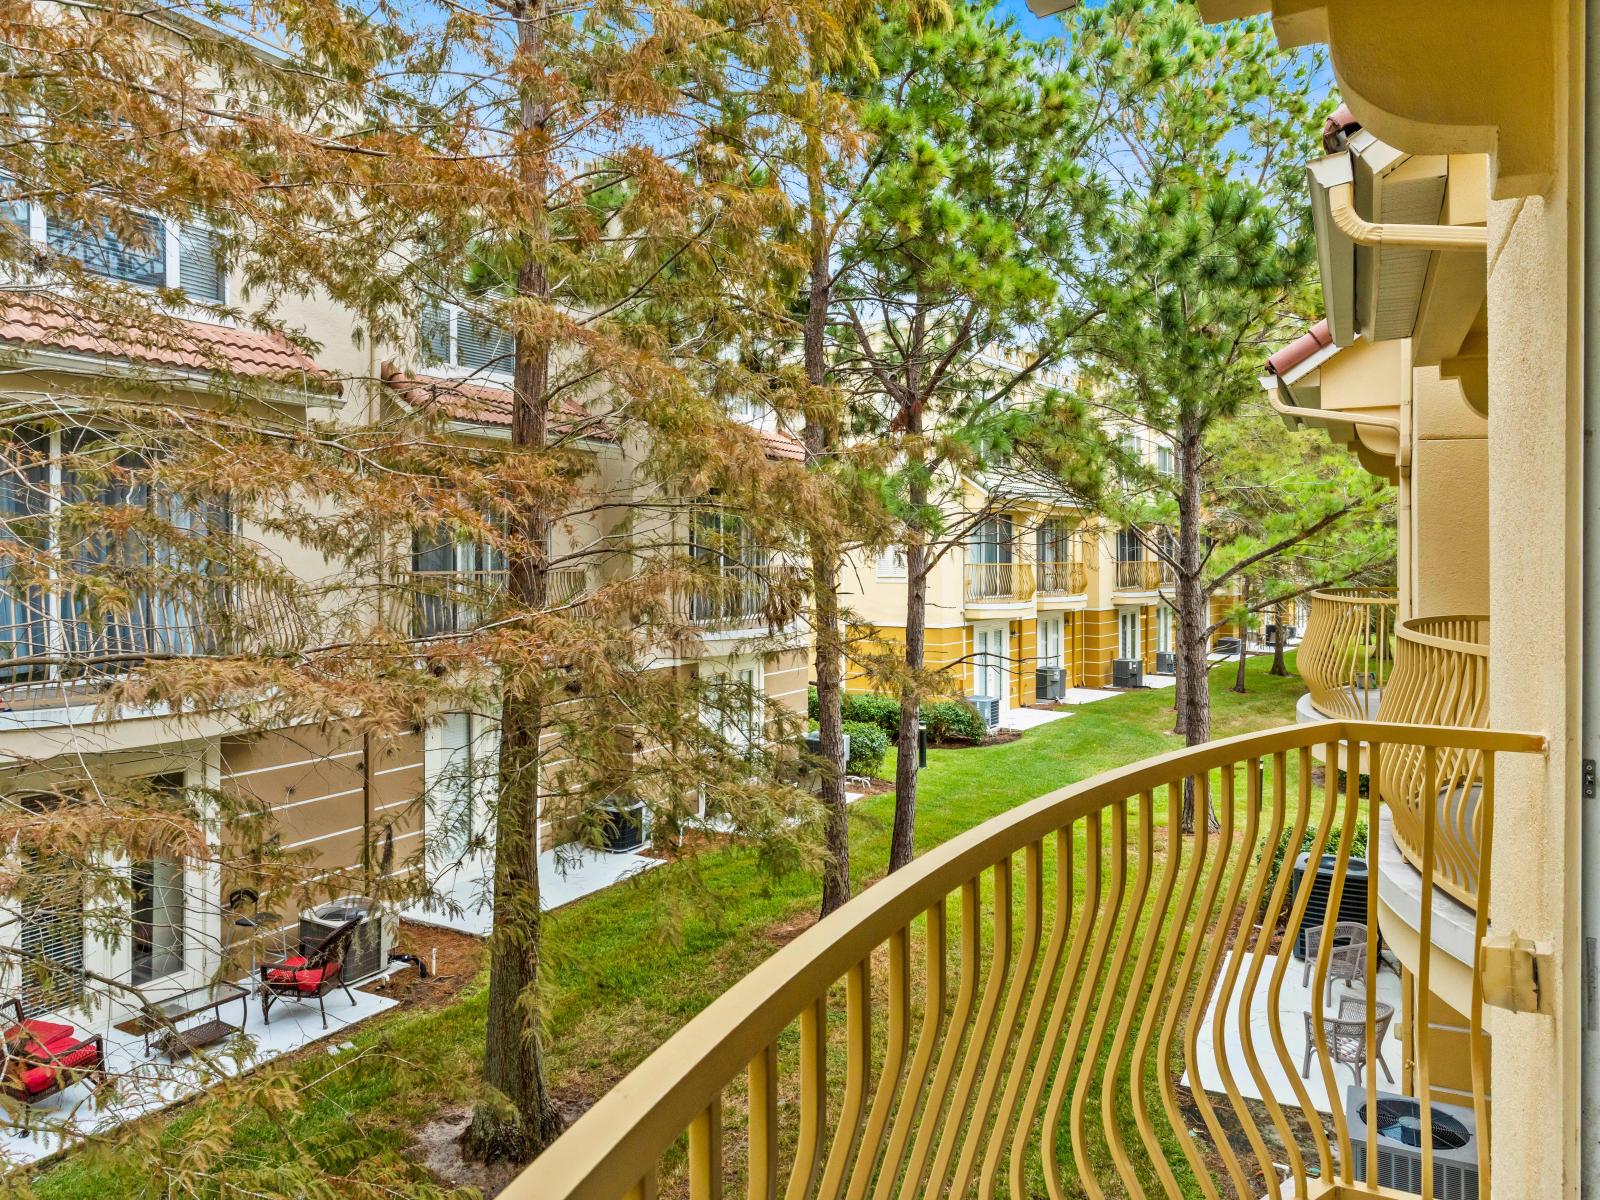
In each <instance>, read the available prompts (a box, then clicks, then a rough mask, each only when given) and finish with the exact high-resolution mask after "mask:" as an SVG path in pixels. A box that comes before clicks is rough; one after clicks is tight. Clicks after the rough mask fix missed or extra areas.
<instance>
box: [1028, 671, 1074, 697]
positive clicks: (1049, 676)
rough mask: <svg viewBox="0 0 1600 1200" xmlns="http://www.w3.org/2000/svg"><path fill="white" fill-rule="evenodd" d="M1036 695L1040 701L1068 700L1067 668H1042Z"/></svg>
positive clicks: (1036, 685) (1038, 674)
mask: <svg viewBox="0 0 1600 1200" xmlns="http://www.w3.org/2000/svg"><path fill="white" fill-rule="evenodd" d="M1034 694H1035V695H1036V696H1037V697H1038V698H1039V699H1040V700H1065V699H1066V698H1067V671H1066V668H1065V667H1040V668H1039V670H1038V673H1037V676H1036V680H1035V685H1034Z"/></svg>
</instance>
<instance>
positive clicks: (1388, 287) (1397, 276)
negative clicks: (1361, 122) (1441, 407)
mask: <svg viewBox="0 0 1600 1200" xmlns="http://www.w3.org/2000/svg"><path fill="white" fill-rule="evenodd" d="M1306 176H1307V182H1308V184H1309V187H1310V193H1311V213H1312V220H1313V222H1314V224H1315V227H1316V235H1317V256H1318V264H1319V267H1320V269H1321V272H1322V290H1323V301H1324V304H1325V305H1326V308H1327V314H1328V325H1329V329H1330V331H1331V332H1332V335H1333V340H1334V342H1335V343H1336V344H1337V345H1340V346H1349V345H1351V344H1353V343H1354V342H1355V340H1356V338H1357V337H1364V338H1366V339H1368V340H1369V341H1375V342H1380V341H1392V340H1395V339H1398V338H1416V339H1417V342H1418V346H1417V350H1416V353H1415V356H1414V357H1415V361H1416V363H1417V365H1419V366H1430V365H1437V364H1438V363H1440V362H1441V361H1443V360H1445V359H1449V358H1452V357H1455V356H1456V355H1457V354H1458V353H1459V352H1460V348H1461V345H1462V342H1463V341H1464V340H1465V339H1466V337H1467V335H1468V333H1469V332H1470V330H1471V328H1472V325H1473V322H1474V321H1475V320H1476V319H1477V316H1478V313H1479V310H1480V309H1482V307H1483V305H1484V299H1485V296H1486V293H1487V269H1486V255H1485V254H1483V253H1481V252H1470V251H1466V252H1464V251H1459V250H1433V249H1426V248H1421V247H1417V246H1408V245H1403V244H1390V243H1388V242H1380V243H1379V244H1376V245H1369V244H1358V243H1357V242H1356V241H1353V240H1352V238H1351V236H1350V235H1349V234H1347V233H1346V232H1345V230H1344V229H1343V228H1341V226H1340V223H1339V222H1338V221H1337V220H1336V219H1335V214H1334V207H1333V203H1332V199H1331V197H1332V195H1333V193H1334V192H1335V190H1336V189H1341V188H1348V189H1349V192H1348V194H1349V196H1350V199H1351V206H1352V207H1353V208H1354V210H1355V212H1356V214H1357V215H1358V216H1359V217H1360V218H1361V219H1362V220H1363V221H1366V222H1370V223H1371V224H1373V225H1376V226H1447V227H1457V226H1473V225H1482V224H1483V223H1484V221H1485V218H1486V215H1487V189H1488V165H1487V160H1486V159H1484V158H1483V157H1482V156H1481V155H1444V154H1407V153H1405V152H1404V151H1401V150H1397V149H1395V148H1394V147H1393V146H1390V145H1388V144H1386V143H1384V142H1381V141H1379V140H1378V139H1377V138H1375V137H1373V136H1372V134H1370V133H1368V132H1367V131H1366V130H1363V129H1360V128H1356V129H1355V131H1354V132H1353V133H1351V134H1350V136H1349V139H1348V142H1347V143H1346V145H1345V146H1344V147H1343V148H1341V149H1340V150H1338V151H1337V152H1335V153H1333V154H1330V155H1328V156H1327V157H1325V158H1321V159H1318V160H1316V161H1315V162H1312V163H1311V164H1309V166H1308V167H1307V169H1306Z"/></svg>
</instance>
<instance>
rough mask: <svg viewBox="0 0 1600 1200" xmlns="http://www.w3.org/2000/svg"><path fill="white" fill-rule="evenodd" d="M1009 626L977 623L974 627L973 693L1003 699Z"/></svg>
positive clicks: (993, 698)
mask: <svg viewBox="0 0 1600 1200" xmlns="http://www.w3.org/2000/svg"><path fill="white" fill-rule="evenodd" d="M1008 640H1009V627H1008V626H1007V625H1005V624H1003V623H1001V624H995V625H979V626H977V627H976V628H975V632H974V641H975V642H976V645H977V654H976V655H975V656H974V658H973V665H972V667H973V669H972V674H973V688H974V690H973V694H974V695H976V696H986V697H988V698H989V699H990V700H1004V699H1005V696H1006V692H1007V688H1006V668H1007V666H1008V663H1007V659H1008V657H1009V655H1008V650H1009V649H1010V647H1009V645H1008Z"/></svg>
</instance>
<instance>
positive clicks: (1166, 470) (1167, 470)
mask: <svg viewBox="0 0 1600 1200" xmlns="http://www.w3.org/2000/svg"><path fill="white" fill-rule="evenodd" d="M1156 470H1157V471H1158V472H1159V473H1160V474H1162V475H1171V474H1172V473H1173V460H1172V447H1171V446H1170V445H1169V444H1167V443H1166V442H1157V443H1156Z"/></svg>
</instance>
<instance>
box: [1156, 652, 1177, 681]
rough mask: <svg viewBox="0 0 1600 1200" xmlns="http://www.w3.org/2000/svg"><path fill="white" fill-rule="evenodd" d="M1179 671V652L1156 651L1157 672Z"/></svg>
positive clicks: (1165, 673) (1168, 673)
mask: <svg viewBox="0 0 1600 1200" xmlns="http://www.w3.org/2000/svg"><path fill="white" fill-rule="evenodd" d="M1177 673H1178V652H1177V651H1176V650H1157V651H1156V674H1157V675H1176V674H1177Z"/></svg>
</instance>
